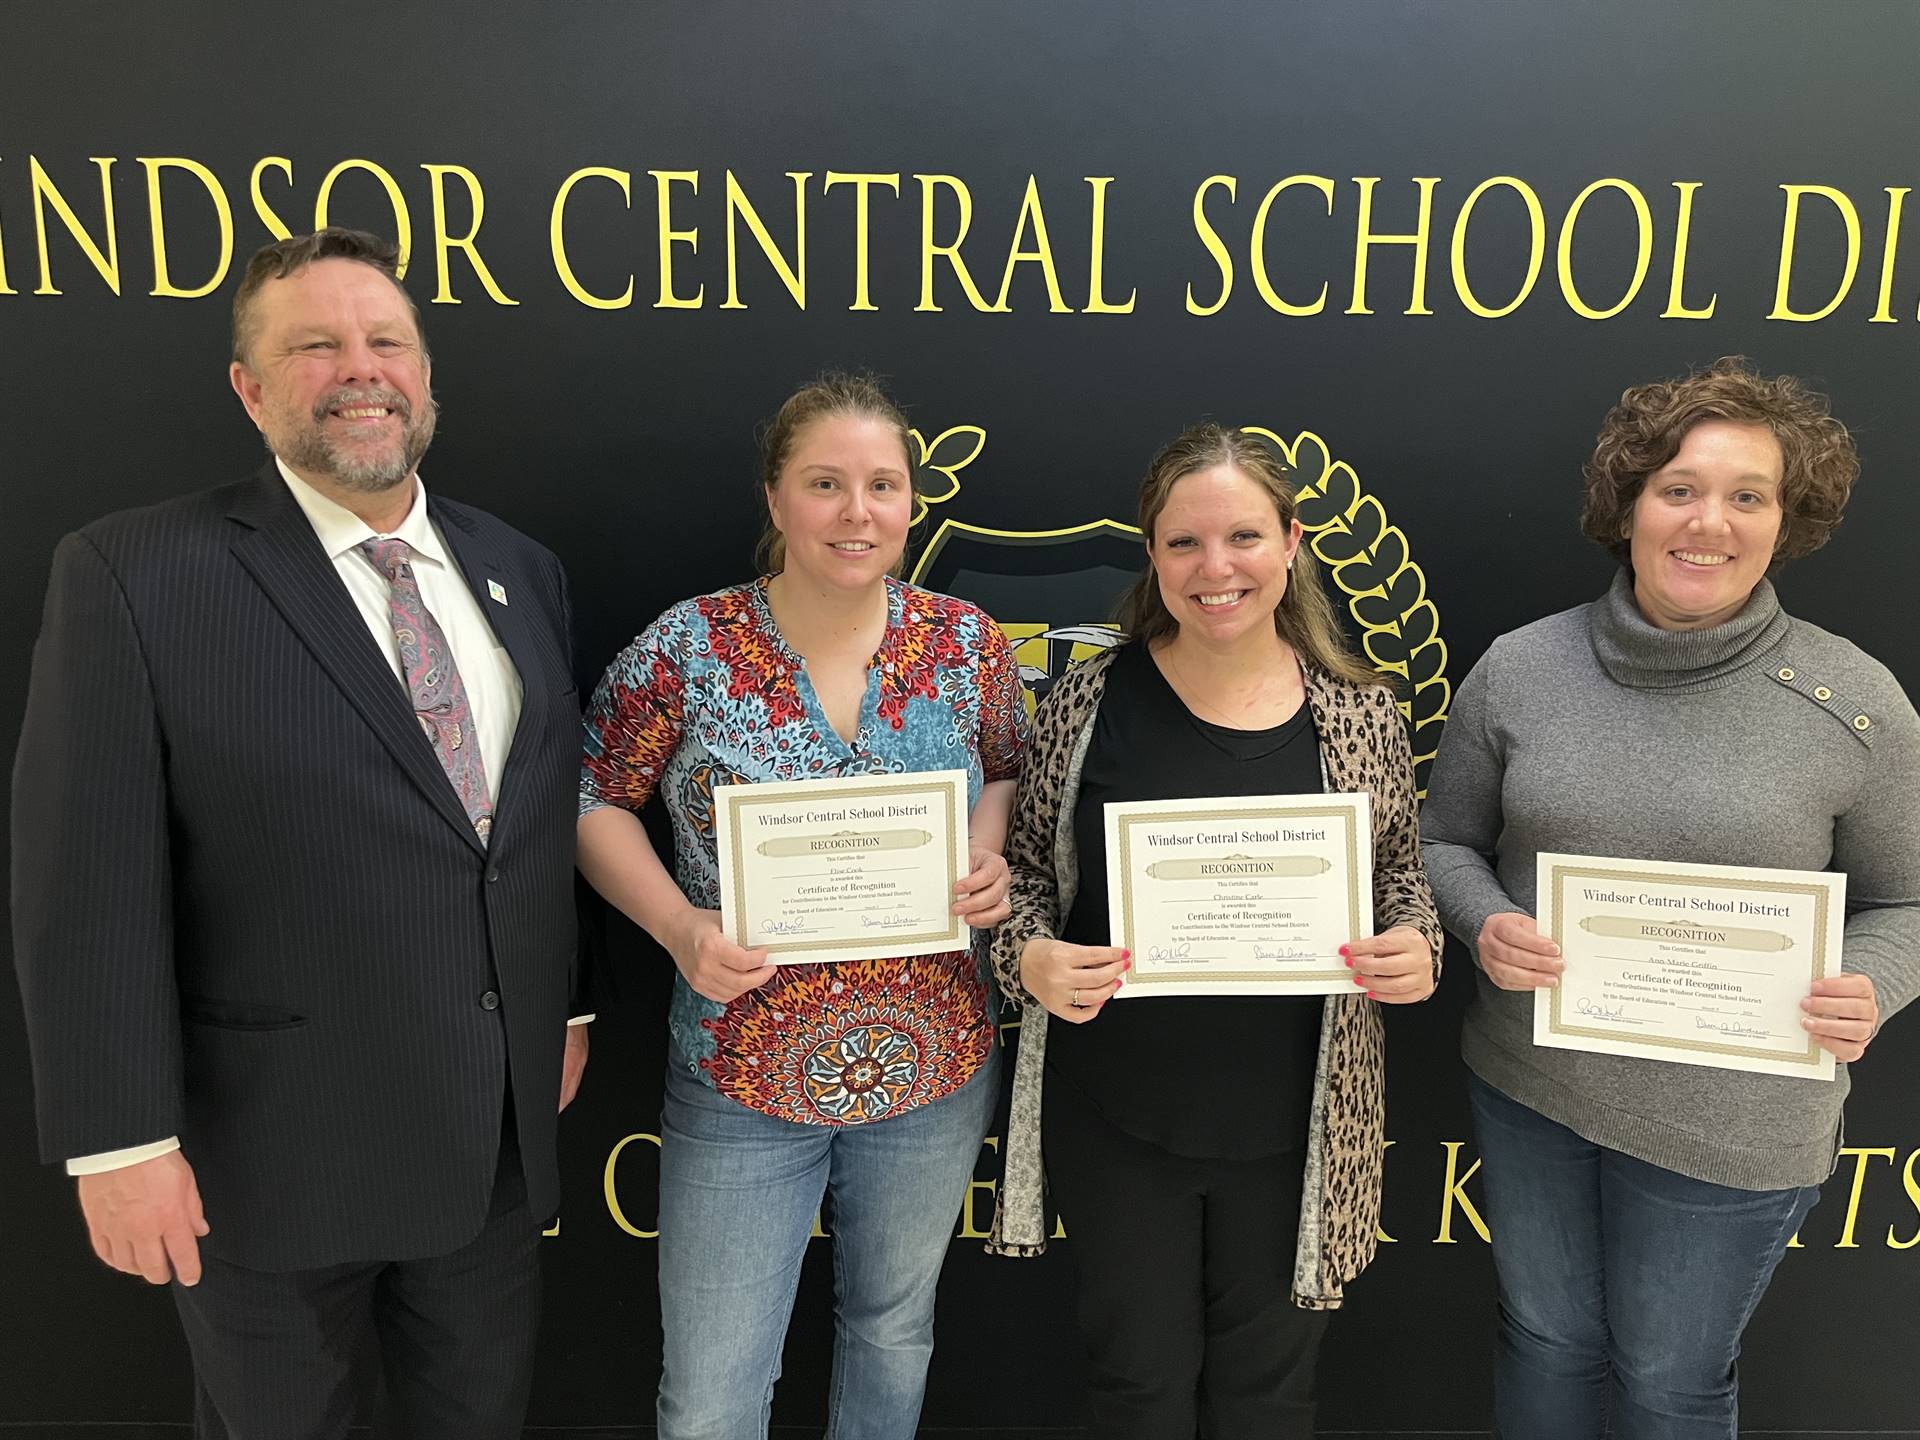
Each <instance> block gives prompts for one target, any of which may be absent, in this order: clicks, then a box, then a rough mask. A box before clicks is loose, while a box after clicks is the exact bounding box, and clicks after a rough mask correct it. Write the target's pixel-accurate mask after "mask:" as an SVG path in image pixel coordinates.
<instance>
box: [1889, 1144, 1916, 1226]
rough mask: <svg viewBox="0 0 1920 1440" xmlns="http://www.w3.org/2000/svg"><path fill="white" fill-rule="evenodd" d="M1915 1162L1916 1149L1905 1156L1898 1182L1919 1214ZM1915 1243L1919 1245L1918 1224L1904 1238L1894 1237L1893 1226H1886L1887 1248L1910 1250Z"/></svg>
mask: <svg viewBox="0 0 1920 1440" xmlns="http://www.w3.org/2000/svg"><path fill="white" fill-rule="evenodd" d="M1916 1164H1920V1150H1916V1151H1914V1152H1913V1153H1912V1154H1911V1155H1909V1156H1907V1168H1906V1169H1905V1170H1903V1171H1901V1172H1900V1184H1901V1185H1902V1186H1903V1187H1904V1188H1905V1190H1906V1192H1907V1203H1908V1204H1909V1205H1911V1206H1913V1211H1914V1214H1916V1215H1920V1173H1916V1172H1915V1170H1914V1166H1915V1165H1916ZM1916 1245H1920V1225H1916V1226H1915V1227H1914V1230H1913V1234H1911V1235H1909V1236H1908V1237H1907V1238H1906V1239H1905V1240H1896V1239H1894V1238H1893V1227H1892V1226H1891V1225H1889V1226H1888V1227H1887V1248H1888V1249H1889V1250H1911V1249H1913V1247H1914V1246H1916Z"/></svg>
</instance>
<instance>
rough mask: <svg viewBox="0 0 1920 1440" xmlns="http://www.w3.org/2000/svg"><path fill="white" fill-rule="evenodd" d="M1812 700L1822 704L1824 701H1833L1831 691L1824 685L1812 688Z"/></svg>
mask: <svg viewBox="0 0 1920 1440" xmlns="http://www.w3.org/2000/svg"><path fill="white" fill-rule="evenodd" d="M1813 698H1814V699H1816V700H1818V701H1820V702H1821V703H1823V704H1824V703H1825V702H1826V701H1828V700H1831V699H1833V691H1831V690H1829V689H1828V688H1827V687H1826V686H1824V685H1816V686H1814V687H1813Z"/></svg>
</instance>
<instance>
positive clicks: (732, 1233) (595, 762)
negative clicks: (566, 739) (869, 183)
mask: <svg viewBox="0 0 1920 1440" xmlns="http://www.w3.org/2000/svg"><path fill="white" fill-rule="evenodd" d="M911 444H912V437H911V436H910V435H909V434H908V432H907V425H906V421H905V418H904V417H903V416H902V415H901V413H900V411H899V409H898V408H897V407H896V406H895V405H894V404H893V403H892V401H891V400H889V399H888V398H887V397H886V395H885V394H884V393H883V392H882V391H881V390H880V389H879V387H878V386H877V385H875V384H874V383H873V382H872V381H870V380H868V379H866V378H864V377H846V376H832V375H830V376H825V377H823V378H822V379H821V380H819V381H817V382H815V383H814V384H812V385H809V386H807V387H806V388H805V389H803V390H801V391H799V392H798V393H797V394H795V395H794V396H792V397H791V398H790V399H789V400H788V401H787V402H786V404H785V405H783V406H782V407H781V409H780V411H779V413H778V415H776V416H775V418H774V420H773V422H772V424H771V425H770V426H769V428H768V432H767V436H766V441H765V447H764V448H765V463H764V467H763V474H762V484H763V486H764V490H765V497H766V502H767V511H768V517H769V523H768V529H767V534H766V536H765V538H764V539H763V542H762V548H763V554H764V556H765V557H766V558H767V560H768V561H769V564H768V565H767V567H766V568H767V569H768V570H769V571H771V572H772V573H771V574H769V575H765V576H763V577H762V578H760V579H758V580H755V581H752V582H750V583H748V584H745V585H739V586H735V587H732V588H730V589H726V590H722V591H719V592H717V593H715V594H712V595H704V596H700V597H698V598H696V599H692V600H685V601H682V602H681V603H680V604H678V605H675V606H674V607H673V608H672V609H670V610H668V611H667V612H666V614H664V615H662V616H661V617H660V618H659V619H658V620H656V621H654V623H653V624H652V625H650V626H648V627H647V629H646V630H645V631H644V632H643V633H642V634H641V635H640V636H639V637H638V638H637V639H636V640H634V642H633V643H632V644H631V645H629V646H628V647H627V648H626V649H625V650H624V651H622V652H621V653H620V655H619V656H618V657H617V658H616V659H615V660H614V662H613V664H612V666H611V667H609V669H608V671H607V673H606V676H605V678H604V679H603V680H602V681H601V683H600V687H599V689H598V691H597V692H596V693H595V695H594V699H593V704H592V706H591V707H590V710H589V712H588V715H587V724H586V756H585V762H584V765H583V768H582V774H581V817H580V867H581V869H582V871H584V872H585V874H586V876H587V878H588V879H589V880H590V881H591V882H592V883H593V885H594V887H595V888H596V889H597V890H599V891H600V893H601V894H602V895H604V896H605V897H606V898H607V899H608V900H609V901H610V902H612V903H613V904H614V905H615V906H616V907H618V908H619V909H620V910H621V911H623V912H624V913H625V914H626V915H627V916H628V917H629V918H631V919H632V920H633V921H635V922H636V923H637V924H639V925H640V926H642V927H643V928H644V929H645V930H646V931H647V932H648V933H649V934H651V935H652V936H653V937H654V938H655V939H656V940H657V941H659V942H660V944H661V945H662V946H663V947H665V949H666V950H667V952H668V953H669V954H670V955H671V956H672V957H673V961H674V964H675V966H676V967H677V969H678V971H679V974H678V976H677V977H676V980H675V983H674V991H673V1003H672V1013H671V1017H670V1026H669V1028H670V1031H671V1046H670V1054H669V1060H668V1066H667V1081H666V1101H665V1113H664V1116H663V1119H662V1124H661V1160H660V1301H661V1311H662V1323H663V1329H664V1332H665V1361H664V1373H663V1375H662V1378H661V1384H660V1400H659V1417H658V1418H659V1433H660V1435H661V1437H662V1440H691V1437H696V1436H700V1437H705V1436H716V1437H717V1436H725V1437H729V1440H731V1437H737V1436H742V1435H753V1434H760V1435H764V1434H765V1433H766V1424H767V1416H768V1413H769V1409H770V1405H771V1397H772V1391H773V1382H774V1378H775V1376H776V1375H777V1374H778V1372H779V1366H780V1351H781V1345H782V1342H783V1340H784V1337H785V1332H786V1326H787V1319H788V1316H789V1313H790V1312H791V1309H792V1305H793V1295H794V1288H795V1285H796V1283H797V1281H798V1278H799V1272H800V1262H801V1257H802V1255H803V1254H804V1252H805V1249H806V1245H807V1239H808V1236H809V1233H810V1230H811V1224H812V1220H813V1217H814V1214H815V1212H816V1210H817V1209H818V1208H819V1206H820V1202H821V1199H822V1196H823V1195H825V1196H827V1197H829V1198H830V1199H831V1209H830V1219H829V1225H830V1228H831V1230H832V1232H833V1236H834V1246H835V1256H834V1274H835V1288H836V1314H837V1322H838V1323H837V1325H836V1327H835V1345H834V1361H833V1372H834V1379H833V1387H832V1394H831V1401H830V1405H831V1414H830V1417H829V1424H828V1433H829V1434H830V1435H833V1436H835V1437H838V1440H908V1437H911V1436H912V1435H913V1433H914V1429H915V1426H916V1424H917V1422H918V1419H919V1413H920V1402H921V1395H922V1391H923V1389H924V1387H925V1381H926V1369H927V1361H928V1358H929V1356H930V1355H931V1354H932V1349H933V1295H934V1286H935V1283H936V1281H937V1280H938V1278H939V1274H940V1266H941V1262H942V1260H943V1258H944V1257H945V1254H946V1248H947V1242H948V1240H949V1238H950V1236H951V1234H952V1230H953V1221H954V1217H955V1214H956V1213H957V1211H958V1208H959V1205H960V1201H961V1198H962V1195H963V1193H964V1191H965V1188H966V1185H967V1182H968V1180H969V1179H970V1178H971V1176H972V1173H973V1165H974V1160H975V1158H976V1156H977V1155H978V1153H979V1149H980V1143H981V1139H982V1137H983V1136H984V1135H985V1133H986V1128H987V1124H988V1120H989V1118H990V1113H991V1109H992V1105H993V1100H994V1095H995V1090H996V1072H997V1066H996V1056H997V1053H998V1052H997V1047H996V1043H995V1037H994V1026H993V1020H992V1003H991V995H990V989H991V987H990V984H989V983H988V980H987V979H986V976H985V973H984V947H983V946H975V947H973V948H972V949H970V950H961V951H955V952H953V953H951V954H945V955H923V956H914V957H911V958H906V959H896V960H876V961H846V962H840V963H828V964H818V965H794V966H787V967H774V966H770V965H768V964H767V963H766V960H767V956H766V952H765V951H764V950H743V949H742V948H740V947H739V946H738V945H735V944H734V943H733V942H732V941H730V940H729V939H728V938H727V937H726V936H725V935H724V934H723V933H722V931H721V928H720V917H719V914H718V906H719V881H718V869H717V862H716V859H715V848H714V823H713V790H714V787H715V786H716V785H720V784H732V783H738V782H753V781H777V780H804V779H811V778H816V777H826V776H849V775H865V774H873V773H879V772H896V773H897V772H910V771H922V770H944V769H961V770H965V771H966V772H967V775H968V799H969V803H970V805H971V807H972V809H971V815H970V818H969V828H968V838H969V842H970V848H971V857H970V858H971V861H972V864H971V867H970V869H971V873H969V874H968V875H967V876H966V877H965V879H964V880H962V881H961V882H960V884H959V885H958V887H957V888H956V898H955V905H954V909H955V911H956V913H958V914H959V915H961V916H963V917H964V918H965V919H966V921H967V922H968V924H970V925H972V926H975V927H982V928H983V927H987V926H991V925H993V924H995V923H997V922H998V921H999V920H1001V919H1003V918H1004V917H1005V916H1006V914H1007V906H1006V893H1007V880H1008V876H1007V866H1006V862H1005V860H1003V859H1002V858H1001V854H1000V851H1001V847H1002V844H1003V842H1004V839H1005V834H1006V824H1007V815H1008V811H1009V809H1010V806H1011V802H1012V797H1013V777H1014V775H1015V773H1016V772H1017V770H1018V768H1019V765H1020V752H1021V748H1022V745H1023V744H1024V741H1025V730H1026V719H1025V712H1024V709H1023V702H1022V699H1021V694H1020V688H1019V680H1018V672H1017V669H1016V667H1015V665H1014V662H1013V656H1012V652H1011V650H1010V648H1009V646H1008V644H1007V641H1006V639H1005V637H1004V636H1003V635H1002V634H1001V632H1000V631H999V629H998V628H997V627H996V626H995V625H994V623H993V621H992V620H991V619H989V618H988V617H987V616H986V615H985V614H984V613H983V612H981V611H980V610H979V609H977V608H976V607H974V606H972V605H969V604H966V603H965V602H963V601H959V600H954V599H951V598H949V597H947V596H943V595H934V594H930V593H928V592H927V591H924V590H918V589H915V588H914V587H912V586H910V585H907V584H904V583H902V582H901V581H899V580H898V579H896V578H894V576H893V572H894V571H895V570H896V569H897V568H898V566H899V562H900V559H901V555H902V553H903V551H904V549H905V545H906V538H907V531H908V528H909V525H910V523H911V521H912V518H913V509H914V496H913V485H912V475H913V466H912V462H911V459H910V453H911V452H910V450H909V446H910V445H911ZM656 793H658V794H659V795H660V796H661V799H662V800H663V802H664V803H665V805H666V808H667V812H668V814H669V815H670V816H671V818H672V823H673V833H674V870H673V873H672V874H671V875H669V874H668V872H667V870H666V868H665V866H663V864H662V863H661V861H660V858H659V857H658V855H657V854H656V853H655V851H654V848H653V846H652V844H651V842H650V841H649V840H648V839H647V835H646V832H645V831H644V829H642V827H641V825H640V822H639V820H638V818H637V816H636V814H635V812H637V811H638V810H639V809H640V808H641V807H642V806H643V805H644V804H645V803H646V802H647V801H648V800H649V799H650V798H651V797H653V796H654V795H655V794H656Z"/></svg>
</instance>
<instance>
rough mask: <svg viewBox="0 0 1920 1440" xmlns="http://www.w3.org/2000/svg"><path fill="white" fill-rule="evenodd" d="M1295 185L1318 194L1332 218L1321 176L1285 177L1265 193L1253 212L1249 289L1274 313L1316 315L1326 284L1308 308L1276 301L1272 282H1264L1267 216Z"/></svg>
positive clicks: (1328, 182)
mask: <svg viewBox="0 0 1920 1440" xmlns="http://www.w3.org/2000/svg"><path fill="white" fill-rule="evenodd" d="M1296 185H1309V186H1311V187H1313V188H1314V189H1315V190H1318V191H1319V192H1320V193H1321V194H1322V195H1323V196H1325V197H1326V201H1327V214H1328V215H1329V216H1331V215H1332V214H1333V181H1332V179H1331V178H1329V177H1328V176H1325V175H1289V176H1288V177H1287V178H1286V179H1284V180H1282V181H1281V182H1280V183H1279V184H1278V185H1275V186H1274V187H1273V188H1272V189H1271V190H1269V191H1267V193H1266V194H1265V195H1263V196H1262V197H1261V199H1260V208H1259V209H1258V210H1256V211H1254V212H1253V239H1252V240H1251V241H1250V242H1249V250H1250V253H1251V258H1252V267H1253V287H1254V289H1256V290H1258V291H1259V292H1260V298H1261V299H1262V300H1264V301H1266V302H1267V308H1268V309H1270V310H1277V311H1279V312H1280V313H1281V314H1282V315H1318V314H1319V313H1320V312H1321V311H1322V310H1324V309H1326V308H1327V282H1326V281H1324V280H1322V281H1321V282H1320V293H1319V294H1318V295H1317V296H1315V297H1314V299H1313V303H1312V304H1310V305H1295V304H1293V303H1291V302H1290V301H1287V300H1283V299H1281V298H1280V294H1279V292H1278V291H1276V290H1275V289H1274V288H1273V282H1272V281H1271V280H1270V279H1268V278H1267V212H1268V211H1269V210H1271V209H1272V208H1273V202H1274V199H1275V197H1277V196H1278V195H1279V194H1280V192H1281V191H1282V190H1291V189H1293V187H1294V186H1296Z"/></svg>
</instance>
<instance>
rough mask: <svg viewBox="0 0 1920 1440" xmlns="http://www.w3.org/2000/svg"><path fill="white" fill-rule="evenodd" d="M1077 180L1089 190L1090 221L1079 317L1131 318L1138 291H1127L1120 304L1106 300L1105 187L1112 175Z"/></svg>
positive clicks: (1085, 177)
mask: <svg viewBox="0 0 1920 1440" xmlns="http://www.w3.org/2000/svg"><path fill="white" fill-rule="evenodd" d="M1081 178H1083V179H1084V180H1085V181H1086V182H1087V184H1089V185H1091V186H1092V187H1093V220H1092V227H1091V229H1092V233H1091V238H1090V241H1089V258H1088V261H1087V305H1086V308H1085V309H1084V310H1082V311H1081V312H1080V313H1081V314H1083V315H1131V314H1132V313H1133V302H1134V301H1135V300H1136V299H1137V298H1138V297H1139V294H1140V292H1139V291H1138V290H1129V291H1127V299H1126V303H1125V304H1124V305H1114V304H1110V303H1109V302H1108V300H1107V298H1106V283H1105V282H1106V269H1107V187H1108V186H1109V185H1111V184H1112V183H1113V176H1111V175H1086V176H1083V177H1081Z"/></svg>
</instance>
